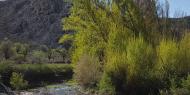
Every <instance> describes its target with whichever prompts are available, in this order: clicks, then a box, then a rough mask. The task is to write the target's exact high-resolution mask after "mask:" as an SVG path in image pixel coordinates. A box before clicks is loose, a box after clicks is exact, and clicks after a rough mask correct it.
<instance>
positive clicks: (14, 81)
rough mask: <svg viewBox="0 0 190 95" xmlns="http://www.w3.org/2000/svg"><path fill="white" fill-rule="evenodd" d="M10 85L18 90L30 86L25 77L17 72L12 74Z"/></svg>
mask: <svg viewBox="0 0 190 95" xmlns="http://www.w3.org/2000/svg"><path fill="white" fill-rule="evenodd" d="M10 84H11V86H12V87H13V88H15V89H16V90H22V89H25V88H27V86H28V82H27V81H26V80H24V79H23V75H22V74H20V73H15V72H13V73H12V76H11V80H10Z"/></svg>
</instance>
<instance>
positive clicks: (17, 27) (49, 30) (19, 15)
mask: <svg viewBox="0 0 190 95" xmlns="http://www.w3.org/2000/svg"><path fill="white" fill-rule="evenodd" d="M70 7H71V4H69V3H66V2H64V1H63V0H6V1H0V40H2V39H4V38H9V39H11V40H13V41H20V42H27V43H31V44H40V45H41V44H45V45H48V46H51V47H56V46H58V43H57V41H58V39H59V37H60V36H61V35H63V34H64V31H62V25H61V19H62V18H64V17H67V16H68V15H69V8H70Z"/></svg>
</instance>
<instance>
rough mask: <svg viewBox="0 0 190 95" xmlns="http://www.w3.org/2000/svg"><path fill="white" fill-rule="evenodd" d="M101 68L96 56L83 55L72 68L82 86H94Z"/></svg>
mask: <svg viewBox="0 0 190 95" xmlns="http://www.w3.org/2000/svg"><path fill="white" fill-rule="evenodd" d="M101 68H102V66H101V64H100V62H99V61H98V59H97V58H95V57H90V56H87V55H84V56H83V57H81V59H80V61H79V62H78V64H77V66H76V68H75V70H74V72H75V76H74V77H75V79H76V80H77V81H78V83H79V84H80V85H82V86H83V87H96V86H97V83H98V82H99V80H100V77H101V73H102V72H101Z"/></svg>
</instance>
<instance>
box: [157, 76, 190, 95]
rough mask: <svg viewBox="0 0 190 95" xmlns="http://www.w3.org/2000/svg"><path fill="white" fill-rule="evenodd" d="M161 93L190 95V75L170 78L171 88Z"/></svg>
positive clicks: (163, 94) (165, 94) (161, 94)
mask: <svg viewBox="0 0 190 95" xmlns="http://www.w3.org/2000/svg"><path fill="white" fill-rule="evenodd" d="M160 95H190V75H188V76H187V77H186V78H185V79H184V78H179V77H175V78H170V88H169V89H168V90H166V91H163V90H161V91H160Z"/></svg>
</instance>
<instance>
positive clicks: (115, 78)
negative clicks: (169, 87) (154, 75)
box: [100, 38, 156, 95]
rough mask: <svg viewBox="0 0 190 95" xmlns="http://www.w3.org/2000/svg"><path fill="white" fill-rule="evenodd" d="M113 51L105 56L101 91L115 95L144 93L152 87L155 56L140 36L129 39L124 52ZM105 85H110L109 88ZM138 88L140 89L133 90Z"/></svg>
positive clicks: (144, 94)
mask: <svg viewBox="0 0 190 95" xmlns="http://www.w3.org/2000/svg"><path fill="white" fill-rule="evenodd" d="M113 51H115V50H113ZM113 51H110V52H109V55H108V56H107V60H108V61H107V64H106V67H105V74H104V76H103V78H102V80H101V82H100V90H101V91H108V92H112V94H114V93H116V94H117V95H123V94H125V93H128V94H129V95H136V94H137V95H139V94H142V93H143V95H146V94H148V92H150V91H151V90H152V89H154V88H152V89H150V86H152V85H153V84H151V83H150V82H151V71H152V68H153V66H154V62H155V59H156V56H155V52H154V50H153V48H152V47H151V46H150V45H148V44H147V43H146V42H145V41H144V40H143V39H142V38H138V39H130V40H129V42H128V46H127V49H126V52H117V51H115V52H113ZM106 86H108V87H110V86H111V87H110V88H111V89H110V88H106ZM138 88H141V89H139V90H138V91H133V90H135V89H138ZM147 88H148V89H147ZM111 90H115V91H111ZM133 92H135V93H133Z"/></svg>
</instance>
